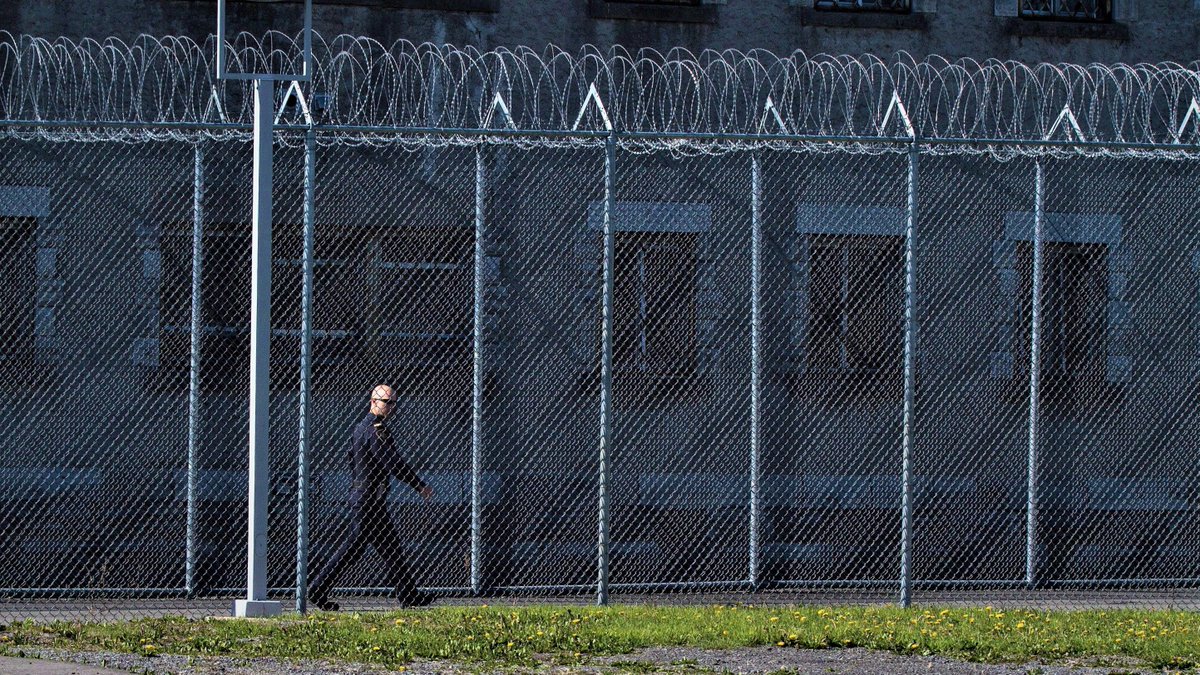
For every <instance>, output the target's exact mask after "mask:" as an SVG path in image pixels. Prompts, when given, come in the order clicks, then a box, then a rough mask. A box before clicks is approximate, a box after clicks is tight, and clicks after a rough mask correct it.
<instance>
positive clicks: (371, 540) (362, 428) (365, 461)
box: [308, 384, 433, 612]
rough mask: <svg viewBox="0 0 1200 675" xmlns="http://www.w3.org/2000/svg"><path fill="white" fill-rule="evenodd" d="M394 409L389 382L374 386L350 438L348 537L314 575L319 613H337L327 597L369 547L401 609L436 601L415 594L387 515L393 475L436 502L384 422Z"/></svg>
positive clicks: (312, 590) (311, 599)
mask: <svg viewBox="0 0 1200 675" xmlns="http://www.w3.org/2000/svg"><path fill="white" fill-rule="evenodd" d="M395 409H396V393H395V392H394V391H393V390H392V388H391V387H389V386H388V385H386V384H381V385H378V386H376V387H375V388H374V389H372V390H371V412H370V413H369V414H368V415H367V416H366V417H364V418H363V419H362V421H360V422H359V423H358V424H357V425H355V427H354V432H353V433H352V434H351V436H350V445H349V447H348V448H347V455H348V459H349V461H350V503H349V511H350V514H349V522H348V523H347V525H346V535H345V539H344V540H343V541H342V542H341V544H340V545H339V546H338V547H337V550H336V551H335V552H334V554H333V556H332V557H330V558H329V560H327V561H326V562H325V564H324V565H323V566H321V568H320V570H319V571H318V572H317V573H316V574H315V575H313V580H312V585H311V586H310V588H309V593H308V598H309V602H310V603H311V604H312V605H313V606H315V607H317V608H319V609H323V610H325V611H330V612H334V611H337V610H338V604H337V603H336V602H333V601H332V600H330V599H329V591H330V589H331V588H332V587H333V583H334V581H335V580H336V579H337V577H338V575H339V574H341V572H342V570H344V569H345V568H346V567H347V566H350V565H353V564H354V563H356V562H358V561H359V560H360V559H361V558H362V556H363V553H365V552H366V549H367V545H368V544H370V545H372V546H374V547H375V550H376V551H378V552H379V554H380V556H381V557H382V558H383V559H384V563H385V564H386V565H387V567H388V571H389V573H390V576H391V582H392V583H393V584H394V585H395V588H396V595H397V597H398V598H399V599H400V603H401V604H402V605H405V606H408V607H420V606H422V605H428V604H429V603H430V602H432V601H433V596H431V595H429V594H427V593H422V592H420V591H418V590H417V587H416V584H415V583H414V582H413V578H412V575H411V574H410V573H409V569H408V564H407V562H406V561H405V560H404V553H403V551H402V549H401V547H402V543H401V541H400V534H399V533H398V532H397V531H396V526H395V525H394V524H393V523H392V520H391V518H389V517H388V511H387V495H388V492H389V491H390V489H391V477H392V476H395V477H396V479H397V480H400V481H403V482H405V483H407V484H408V485H409V486H410V487H412V489H414V490H416V491H417V492H419V493H420V494H421V497H422V498H423V499H424V500H425V501H427V502H428V501H429V500H430V499H433V488H431V487H429V486H428V485H427V484H426V483H425V482H424V481H422V480H421V478H420V477H419V476H418V475H417V472H416V471H414V470H413V468H412V467H411V466H409V465H408V463H406V462H405V461H404V460H403V459H402V458H401V457H400V452H399V451H398V450H397V449H396V442H395V440H393V439H392V437H391V434H390V433H389V432H388V428H387V424H386V422H387V419H388V417H389V416H390V415H391V414H392V412H393V411H394V410H395Z"/></svg>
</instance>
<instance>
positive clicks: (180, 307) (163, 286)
mask: <svg viewBox="0 0 1200 675" xmlns="http://www.w3.org/2000/svg"><path fill="white" fill-rule="evenodd" d="M192 227H193V225H192V223H186V224H185V223H182V222H179V223H167V224H164V225H163V226H162V227H161V228H160V230H159V232H158V233H157V237H155V242H154V244H153V245H148V247H147V249H145V252H144V253H143V256H145V255H146V254H147V253H152V254H153V257H156V259H157V260H158V261H159V262H158V263H157V265H158V267H159V270H158V273H157V274H156V275H155V276H157V283H156V284H155V287H154V288H153V293H154V294H155V305H156V306H157V307H158V311H156V312H155V314H156V316H157V317H158V319H157V325H156V326H154V333H155V338H154V342H155V344H156V346H158V348H159V349H162V345H164V343H166V342H167V341H168V337H169V336H170V337H173V338H174V339H175V340H176V341H178V340H179V339H180V336H184V339H185V340H187V341H189V342H190V338H189V337H188V336H190V335H191V320H190V312H191V279H192V274H191V265H190V262H191V261H192V242H193V237H194V234H193V231H192ZM326 229H327V228H321V227H319V228H318V230H319V232H318V240H317V248H318V250H320V249H321V248H323V246H322V244H325V243H327V242H328V241H329V240H323V238H322V235H323V234H324V233H325V230H326ZM328 229H330V230H332V231H333V232H335V233H336V235H335V236H336V239H335V240H334V241H333V242H332V243H333V246H334V248H335V249H336V250H335V251H333V253H334V255H333V256H323V257H319V258H318V257H314V260H313V267H314V269H313V282H314V283H313V287H314V294H315V297H314V301H313V307H314V316H313V324H314V325H313V330H312V332H311V336H312V340H313V349H312V352H311V353H312V365H313V369H314V370H313V379H314V386H316V387H332V388H333V390H334V391H338V392H341V391H343V390H347V388H350V389H349V390H352V391H357V388H360V387H361V382H358V381H357V380H358V379H360V376H362V375H365V374H366V373H367V372H370V371H377V370H378V368H377V367H373V366H371V365H370V364H372V363H376V362H378V361H379V354H380V347H381V344H387V343H388V342H389V341H391V342H392V343H397V344H404V343H412V342H414V341H415V342H417V343H421V342H425V343H428V342H430V341H433V342H438V343H441V344H443V345H450V344H453V343H460V345H461V346H460V347H458V348H457V349H455V348H454V347H450V348H449V349H448V350H447V349H442V348H440V347H439V348H437V349H432V348H429V347H428V346H427V347H425V348H422V347H416V348H415V349H416V352H417V353H418V354H419V355H420V356H418V357H417V358H408V359H392V361H398V365H397V366H395V367H397V368H399V369H400V370H403V371H404V372H405V375H406V376H411V375H412V371H422V372H423V374H421V375H419V377H422V378H424V379H429V378H431V377H433V376H434V375H433V374H434V372H435V371H436V369H437V368H439V367H441V366H443V365H445V363H446V360H447V359H448V358H453V357H452V356H448V355H447V354H446V353H443V352H446V351H457V352H461V353H459V354H458V357H460V358H467V357H469V354H470V350H471V346H472V345H471V338H472V337H473V334H474V329H473V325H471V326H468V327H467V330H466V332H455V333H452V334H451V333H446V334H440V333H439V334H428V335H427V334H424V333H413V334H408V333H404V332H400V333H393V334H389V332H388V331H386V330H385V329H384V328H383V323H384V322H385V321H386V316H385V312H387V311H393V312H394V311H396V310H395V308H392V309H390V310H384V309H382V308H381V304H380V301H379V298H380V297H381V294H382V290H383V283H382V282H383V280H382V279H381V276H382V274H385V273H387V272H389V271H393V272H394V271H396V270H397V269H400V270H404V269H410V268H411V269H412V270H416V271H428V270H435V271H436V270H441V271H444V270H446V269H450V268H453V269H454V270H461V271H462V272H463V273H464V274H465V276H466V277H467V278H466V279H465V284H466V286H467V287H468V288H469V289H471V290H472V292H473V288H474V265H473V251H474V231H473V230H472V229H471V228H469V227H461V228H460V227H454V228H447V227H440V228H416V227H398V226H387V225H383V226H379V225H373V226H369V227H354V228H341V229H336V228H328ZM416 229H424V230H429V231H434V232H445V233H447V236H446V238H445V239H444V240H443V241H447V240H449V239H450V238H451V237H450V235H449V234H448V233H450V232H453V233H455V234H454V236H457V237H461V238H462V241H461V242H458V249H457V250H458V251H459V253H460V254H462V255H470V256H471V257H470V259H469V260H468V261H467V262H462V263H455V264H453V265H450V264H447V263H444V262H436V261H435V262H432V263H422V262H421V261H389V260H386V259H384V258H383V257H382V256H383V255H384V253H383V246H382V245H381V239H382V238H384V237H386V236H387V234H388V233H397V232H399V233H404V232H406V231H412V230H416ZM274 230H275V232H274V235H275V236H274V237H273V238H274V239H275V246H274V247H273V249H274V250H273V251H272V261H271V263H272V273H273V274H272V276H273V278H272V287H273V295H274V296H275V297H277V298H284V297H285V296H286V297H292V298H294V299H295V300H294V301H293V302H292V303H290V304H281V303H275V307H274V308H273V309H275V310H276V311H273V312H272V317H271V337H272V340H273V342H274V344H273V345H272V352H275V353H279V352H284V351H288V350H292V351H296V352H297V353H298V349H299V340H300V337H301V313H300V306H299V297H300V289H301V285H300V284H302V283H303V259H302V258H299V257H296V256H297V255H300V254H301V253H300V249H299V247H298V246H299V243H300V241H301V239H300V237H301V230H300V227H299V226H297V225H294V224H277V225H276V227H275V228H274ZM464 235H465V236H464ZM203 237H204V251H203V265H204V267H203V269H202V272H201V276H202V279H201V288H202V303H201V304H202V316H201V335H202V336H203V338H204V345H203V347H202V350H201V353H202V356H203V361H204V364H205V365H203V366H202V386H203V388H204V390H205V391H206V393H228V392H229V391H230V390H231V389H232V388H236V387H237V386H238V383H239V381H240V380H239V378H238V375H237V372H236V370H230V368H231V365H232V364H235V363H241V362H242V361H244V360H245V359H242V358H240V357H241V356H243V355H245V356H247V358H248V350H249V336H250V328H249V295H250V287H249V283H248V279H247V277H248V275H249V265H250V257H249V256H250V249H249V245H250V225H249V224H248V223H214V224H205V227H204V233H203ZM224 238H230V239H238V240H241V244H238V243H232V244H228V245H225V246H221V247H220V248H219V249H214V246H213V244H212V242H213V241H214V239H216V240H220V239H224ZM168 239H175V240H177V242H178V244H177V245H178V246H179V248H180V252H177V253H180V254H181V255H182V262H183V265H184V267H186V268H187V273H186V274H184V273H182V271H180V270H176V271H175V273H174V274H170V275H164V274H162V272H161V269H162V267H163V261H162V258H163V255H164V253H165V252H166V251H167V250H168V247H170V246H171V244H168V243H167V240H168ZM339 243H340V245H339ZM443 245H444V244H443ZM242 251H244V255H242V253H241V252H242ZM322 253H323V251H322ZM418 253H419V252H418ZM231 265H242V266H243V268H244V270H245V275H246V276H242V275H233V276H232V278H231V277H230V275H228V274H227V273H225V272H224V270H226V269H227V268H228V267H229V266H231ZM356 267H357V268H358V269H357V270H356V269H354V268H356ZM283 268H286V269H287V270H288V271H289V272H294V273H293V274H288V275H287V277H286V281H285V276H284V275H282V274H279V272H280V271H281V269H283ZM325 270H348V271H346V272H344V273H342V274H336V273H335V274H331V275H330V276H329V277H327V278H326V279H325V280H324V281H322V278H321V273H322V271H325ZM214 280H216V281H214ZM172 281H175V282H176V283H172ZM218 281H219V283H220V285H219V286H218V285H216V284H217V282H218ZM239 282H244V286H245V287H244V289H242V290H241V291H239V289H238V288H237V285H238V284H239ZM231 283H232V284H234V285H233V286H230V285H229V284H231ZM326 284H332V290H333V293H334V295H335V296H341V297H342V298H363V300H362V303H361V311H359V312H351V314H352V315H354V316H353V318H352V319H351V321H350V322H349V323H336V325H333V326H332V327H330V326H326V325H322V323H323V322H322V320H321V312H320V311H319V309H320V308H319V306H318V303H320V301H321V298H320V294H321V293H322V292H324V291H326V290H327V289H329V288H330V287H329V286H327V285H326ZM359 285H361V286H362V288H361V289H356V288H355V287H356V286H359ZM391 286H393V287H395V286H396V284H391ZM406 286H407V285H406ZM427 287H428V288H430V289H433V290H434V291H436V290H437V289H440V288H442V285H441V284H432V285H428V284H427ZM214 297H216V298H220V299H221V301H222V302H225V303H229V302H233V303H238V302H242V301H244V303H245V315H244V318H245V321H244V323H242V324H241V325H237V323H236V322H233V323H231V322H230V321H229V318H230V316H232V315H230V314H229V313H228V311H224V312H223V313H222V310H216V309H214V305H213V304H211V303H210V299H211V298H214ZM393 297H396V296H393ZM398 297H400V298H401V299H404V298H409V297H411V296H410V294H407V293H404V292H401V293H399V296H398ZM400 302H402V300H401V301H400ZM168 303H173V305H172V306H171V307H170V311H163V309H164V308H166V307H167V305H168ZM283 306H286V307H288V308H289V311H288V313H287V315H286V316H287V319H286V320H284V317H283V316H281V315H282V312H280V311H278V310H279V308H280V307H283ZM325 306H328V305H327V303H326V305H325ZM472 309H473V305H468V306H467V307H466V308H465V309H464V310H463V315H465V316H466V317H469V318H470V317H473V312H472ZM225 310H228V308H227V307H226V308H225ZM400 311H401V312H402V313H403V311H404V310H403V308H401V309H400ZM235 313H236V314H237V315H238V318H239V319H240V318H243V317H242V313H241V312H240V310H235ZM168 315H169V316H170V318H171V319H180V320H182V319H186V320H185V321H171V320H166V319H167V317H168ZM342 318H345V317H342ZM461 318H462V317H458V319H461ZM356 340H357V343H355V342H354V341H356ZM214 342H215V343H226V342H228V343H231V344H221V345H218V344H214ZM393 346H394V344H393ZM180 348H181V347H179V346H178V345H177V346H176V351H177V350H178V349H180ZM182 348H183V349H190V348H189V347H182ZM401 351H402V352H403V353H405V354H406V355H407V354H412V353H413V349H412V348H407V347H406V348H404V349H402V350H401ZM243 352H244V354H243ZM435 352H436V353H435ZM213 353H220V354H224V355H227V356H226V358H224V359H223V360H222V361H221V362H216V363H214V362H213V360H212V359H211V358H209V357H208V356H207V355H209V354H213ZM391 353H393V354H394V350H393V352H391ZM430 354H433V355H432V356H429V355H430ZM228 355H232V356H228ZM273 360H274V359H273ZM293 361H294V359H293ZM141 364H142V365H147V366H150V368H149V370H150V371H152V372H151V373H150V377H151V379H152V380H153V381H154V382H155V383H157V385H158V386H162V387H167V388H177V387H179V386H183V387H186V386H187V385H186V382H187V375H186V373H187V369H186V368H187V362H186V361H185V360H182V359H172V362H171V363H167V362H165V360H164V359H162V358H161V357H157V356H156V357H155V358H153V359H142V361H141ZM292 370H293V371H294V369H292ZM172 371H175V372H174V373H172ZM289 372H291V371H289ZM296 375H298V373H294V372H291V375H289V374H286V373H280V374H274V375H273V376H272V378H271V382H272V387H273V388H276V389H283V390H286V389H291V388H293V387H294V383H295V379H296Z"/></svg>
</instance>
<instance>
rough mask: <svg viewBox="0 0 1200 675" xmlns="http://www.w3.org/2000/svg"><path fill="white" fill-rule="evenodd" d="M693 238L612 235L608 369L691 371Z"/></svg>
mask: <svg viewBox="0 0 1200 675" xmlns="http://www.w3.org/2000/svg"><path fill="white" fill-rule="evenodd" d="M696 240H697V235H696V233H694V232H618V233H616V236H615V245H616V250H615V257H614V259H613V270H614V277H613V368H614V369H615V370H616V371H617V372H622V371H624V372H636V373H647V374H654V375H686V374H688V373H691V372H692V371H694V370H695V368H696V263H697V261H696Z"/></svg>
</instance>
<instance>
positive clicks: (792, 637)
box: [788, 633, 800, 640]
mask: <svg viewBox="0 0 1200 675" xmlns="http://www.w3.org/2000/svg"><path fill="white" fill-rule="evenodd" d="M799 638H800V636H799V635H796V634H795V633H790V634H789V635H788V639H789V640H797V639H799Z"/></svg>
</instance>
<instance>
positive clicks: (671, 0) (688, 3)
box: [606, 0, 704, 7]
mask: <svg viewBox="0 0 1200 675" xmlns="http://www.w3.org/2000/svg"><path fill="white" fill-rule="evenodd" d="M606 2H616V3H623V4H638V5H669V6H670V5H673V6H676V7H679V6H684V7H696V6H699V5H702V4H704V3H703V2H702V0H606Z"/></svg>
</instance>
